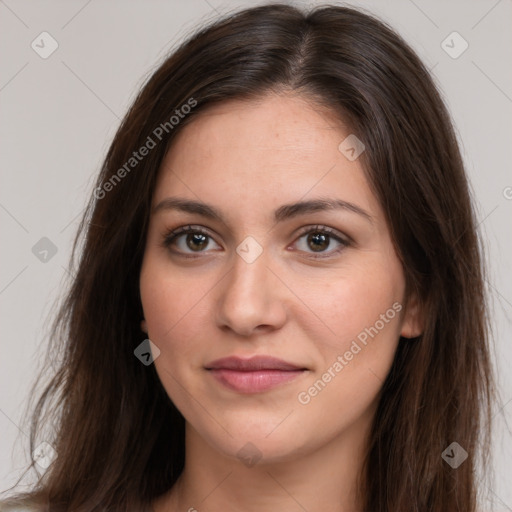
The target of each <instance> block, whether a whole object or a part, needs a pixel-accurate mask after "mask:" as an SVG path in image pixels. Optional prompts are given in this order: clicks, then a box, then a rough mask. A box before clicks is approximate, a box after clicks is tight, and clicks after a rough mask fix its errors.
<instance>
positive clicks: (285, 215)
mask: <svg viewBox="0 0 512 512" xmlns="http://www.w3.org/2000/svg"><path fill="white" fill-rule="evenodd" d="M164 210H178V211H182V212H185V213H192V214H197V215H201V216H203V217H206V218H208V219H212V220H217V221H219V222H222V223H224V224H226V225H227V222H226V221H225V219H224V216H223V215H222V213H221V212H220V210H218V209H217V208H215V207H214V206H211V205H209V204H207V203H203V202H200V201H194V200H192V199H185V198H180V197H168V198H166V199H163V200H162V201H160V202H159V203H158V204H157V205H156V206H155V207H154V208H153V214H155V213H158V212H160V211H164ZM329 210H345V211H348V212H351V213H355V214H358V215H360V216H361V217H363V218H365V219H366V220H367V221H369V222H370V223H373V217H372V216H371V215H370V214H369V213H368V212H366V211H365V210H363V209H362V208H361V207H359V206H357V205H355V204H353V203H349V202H348V201H344V200H342V199H331V198H318V199H313V200H310V201H300V202H297V203H290V204H284V205H282V206H280V207H279V208H277V209H276V210H275V211H274V220H275V222H283V221H285V220H288V219H291V218H293V217H298V216H299V215H304V214H307V213H313V212H320V211H329Z"/></svg>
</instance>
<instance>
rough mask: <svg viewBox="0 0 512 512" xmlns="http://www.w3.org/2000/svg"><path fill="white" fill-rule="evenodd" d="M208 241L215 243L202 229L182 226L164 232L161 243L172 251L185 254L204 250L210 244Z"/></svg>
mask: <svg viewBox="0 0 512 512" xmlns="http://www.w3.org/2000/svg"><path fill="white" fill-rule="evenodd" d="M210 242H213V243H215V242H214V241H213V238H212V237H211V236H210V235H209V234H208V233H207V232H206V231H204V230H203V229H201V228H198V227H197V228H195V227H193V226H184V227H182V228H178V229H176V230H174V231H171V232H170V233H168V234H166V235H165V236H164V240H163V243H162V245H163V246H164V247H165V248H168V249H169V250H171V251H172V252H173V253H176V254H183V255H184V256H186V255H190V254H192V253H197V254H200V253H202V252H206V251H205V249H207V248H208V247H209V245H211V243H210ZM171 247H172V249H171Z"/></svg>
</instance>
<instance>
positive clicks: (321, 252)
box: [298, 226, 350, 258]
mask: <svg viewBox="0 0 512 512" xmlns="http://www.w3.org/2000/svg"><path fill="white" fill-rule="evenodd" d="M303 238H304V239H305V243H302V244H300V243H298V246H299V250H301V251H303V252H305V253H308V254H311V253H317V254H318V255H314V254H313V255H312V257H313V258H328V257H330V256H334V255H337V254H338V253H339V252H341V251H342V250H343V249H344V248H345V247H347V246H349V245H350V242H349V241H348V240H346V239H344V238H343V236H342V235H341V234H338V232H337V231H334V230H333V229H331V228H329V227H327V226H314V227H313V228H311V227H309V228H305V229H304V231H303V232H302V235H301V236H300V237H299V241H302V239H303ZM301 245H302V247H301ZM333 245H334V249H333V250H328V249H329V248H331V247H332V246H333Z"/></svg>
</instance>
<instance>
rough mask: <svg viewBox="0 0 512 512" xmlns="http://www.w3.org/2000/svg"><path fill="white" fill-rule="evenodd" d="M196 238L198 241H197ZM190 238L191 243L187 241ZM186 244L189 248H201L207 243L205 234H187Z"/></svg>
mask: <svg viewBox="0 0 512 512" xmlns="http://www.w3.org/2000/svg"><path fill="white" fill-rule="evenodd" d="M198 239H199V243H197V242H198ZM191 240H192V243H189V242H190V241H191ZM194 244H196V245H194ZM187 245H188V246H189V248H190V249H198V248H199V249H202V248H203V247H204V246H206V245H208V244H207V242H206V235H202V234H201V233H193V234H192V235H188V236H187Z"/></svg>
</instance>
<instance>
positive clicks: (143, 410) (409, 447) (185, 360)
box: [6, 5, 493, 512]
mask: <svg viewBox="0 0 512 512" xmlns="http://www.w3.org/2000/svg"><path fill="white" fill-rule="evenodd" d="M80 233H81V235H82V236H83V247H82V248H81V254H80V260H79V266H78V270H77V274H76V278H75V280H74V282H73V286H72V289H71V291H70V293H69V296H68V298H67V301H66V303H65V305H64V306H63V308H62V310H61V312H60V315H59V317H58V319H57V321H56V323H55V329H54V330H55V338H57V337H58V335H59V334H60V335H61V338H62V339H63V340H65V341H64V346H65V350H64V354H65V356H64V358H63V361H62V364H61V365H60V367H59V369H58V372H57V373H56V375H55V377H54V379H53V380H52V381H51V383H50V384H49V385H48V387H47V388H46V390H45V392H44V393H43V395H42V397H41V399H40V401H39V403H38V407H37V409H36V412H35V416H34V423H33V429H32V441H31V451H34V450H35V451H36V453H37V455H36V458H39V459H41V460H44V461H45V462H46V464H47V465H49V467H48V469H47V471H46V473H45V474H44V476H43V477H42V478H41V480H40V482H39V484H38V486H37V487H36V488H35V489H34V490H33V491H32V492H30V493H27V494H25V495H20V496H19V500H18V503H21V504H22V505H23V506H25V507H28V506H29V505H34V507H35V510H48V511H52V512H53V511H61V510H62V511H64V510H66V511H67V510H73V511H96V510H97V511H100V510H102V511H103V510H112V511H123V510H126V511H128V510H130V511H131V510H137V511H140V510H149V511H153V512H171V511H177V510H198V511H201V510H215V511H217V510H232V509H233V510H234V509H236V510H240V509H242V510H276V509H277V508H278V507H279V509H280V510H298V509H302V510H308V511H309V512H314V511H316V510H333V511H345V512H346V511H359V512H361V511H380V512H384V511H417V512H420V511H421V512H423V511H429V512H432V511H443V512H445V511H454V512H455V511H475V510H476V509H477V501H476V493H477V478H476V476H475V473H474V471H475V469H477V468H478V467H479V466H478V463H479V462H482V463H483V467H485V462H486V459H485V455H486V454H487V452H488V449H487V447H488V446H489V439H488V437H489V432H490V430H489V429H490V403H491V398H492V396H493V386H492V382H493V380H492V374H491V368H490V363H489V353H488V346H487V316H486V305H485V301H484V293H483V277H482V269H481V256H480V248H479V242H478V239H477V235H476V227H475V218H474V214H473V210H472V205H471V200H470V196H469V193H468V185H467V179H466V176H465V173H464V168H463V163H462V160H461V156H460V153H459V149H458V146H457V142H456V138H455V135H454V131H453V128H452V124H451V121H450V118H449V115H448V113H447V110H446V108H445V106H444V104H443V102H442V100H441V99H440V96H439V94H438V92H437V90H436V87H435V85H434V84H433V81H432V79H431V77H430V76H429V74H428V72H427V70H426V69H425V67H424V65H423V64H422V63H421V62H420V60H419V59H418V57H417V56H416V55H415V54H414V52H413V51H412V50H411V49H410V48H409V46H408V45H407V44H406V43H405V42H404V41H403V40H402V39H401V38H400V37H399V36H398V35H397V34H396V33H395V32H393V31H392V30H391V29H390V28H389V27H387V26H386V25H385V24H383V23H382V22H381V21H378V20H377V19H375V18H373V17H372V16H370V15H367V14H365V13H363V12H361V11H358V10H355V9H351V8H346V7H324V8H317V9H315V10H313V11H312V12H310V13H309V14H304V13H302V12H301V11H299V10H298V9H296V8H293V7H291V6H286V5H267V6H262V7H257V8H252V9H248V10H245V11H242V12H240V13H237V14H234V15H232V16H229V17H227V18H225V19H223V20H220V21H218V22H216V23H215V24H213V25H211V26H209V27H206V28H205V29H203V30H201V31H199V32H198V33H196V34H195V35H194V36H193V37H191V38H190V39H189V40H188V41H187V42H186V43H184V44H183V45H182V46H181V47H180V48H179V49H178V50H177V51H176V52H174V53H173V54H172V55H171V56H170V57H169V58H168V59H167V60H166V61H165V62H164V63H163V64H162V65H161V66H160V68H159V69H158V70H157V71H156V72H155V73H154V75H153V76H152V77H151V78H150V79H149V81H148V83H147V84H146V85H145V86H144V88H143V89H142V91H141V92H140V94H139V96H138V97H137V99H136V100H135V102H134V104H133V105H132V107H131V108H130V110H129V112H128V114H127V115H126V117H125V119H124V121H123V123H122V125H121V127H120V128H119V130H118V133H117V135H116V136H115V139H114V141H113V143H112V145H111V147H110V150H109V152H108V154H107V157H106V160H105V163H104V166H103V169H102V172H101V174H100V176H99V177H98V181H97V186H96V188H95V191H94V194H93V197H92V198H91V202H90V204H89V208H88V211H87V213H86V215H85V216H84V219H83V221H82V223H81V229H80ZM78 240H82V238H77V241H78ZM77 246H78V245H75V250H76V247H77ZM52 397H53V398H55V399H56V401H55V402H54V403H53V407H52V402H51V398H52ZM45 412H49V413H50V414H53V416H52V417H53V418H56V421H57V423H56V424H57V426H58V428H57V429H56V434H55V437H54V438H52V439H51V440H49V441H48V440H47V439H41V436H40V435H38V433H39V432H40V424H41V418H42V416H43V414H44V413H45ZM480 432H483V433H484V435H483V438H482V439H480V438H479V433H480ZM44 443H47V444H44ZM36 447H37V449H36ZM479 455H481V457H480V458H479ZM34 463H35V461H33V465H34ZM9 503H14V500H11V501H10V502H9ZM6 504H7V502H6Z"/></svg>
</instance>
